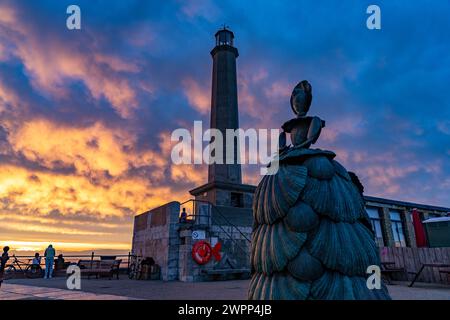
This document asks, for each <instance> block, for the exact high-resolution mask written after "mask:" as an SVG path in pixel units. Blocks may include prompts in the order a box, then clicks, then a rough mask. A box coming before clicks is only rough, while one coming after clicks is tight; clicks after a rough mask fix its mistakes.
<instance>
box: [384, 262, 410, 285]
mask: <svg viewBox="0 0 450 320" xmlns="http://www.w3.org/2000/svg"><path fill="white" fill-rule="evenodd" d="M391 266H392V267H391ZM397 273H402V274H406V273H407V272H406V268H404V267H395V262H382V263H381V275H382V276H384V278H385V279H386V281H387V283H388V284H391V283H392V280H393V279H392V275H393V274H397Z"/></svg>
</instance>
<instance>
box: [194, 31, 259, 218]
mask: <svg viewBox="0 0 450 320" xmlns="http://www.w3.org/2000/svg"><path fill="white" fill-rule="evenodd" d="M211 56H212V60H213V66H212V92H211V122H210V127H211V128H214V129H218V130H220V131H221V132H222V135H223V137H224V139H223V148H222V150H223V156H222V159H221V160H222V161H220V162H221V163H217V162H219V161H216V163H213V164H210V165H209V168H208V183H207V184H205V185H203V186H200V187H197V188H195V189H193V190H191V191H190V193H191V194H192V195H194V196H195V198H196V199H197V200H208V201H209V202H211V203H213V204H214V205H216V206H227V207H234V208H249V207H251V202H252V194H253V192H254V189H255V188H254V186H250V185H244V184H242V171H241V165H240V164H239V163H238V161H237V159H238V156H239V141H238V139H237V138H235V140H234V143H233V147H234V152H233V153H232V154H233V155H234V159H233V161H232V163H230V161H229V160H230V159H228V161H227V159H226V155H227V153H228V152H227V151H230V150H227V149H226V139H225V137H226V130H227V129H233V130H235V129H237V128H239V110H238V91H237V76H236V59H237V57H238V56H239V53H238V49H237V48H236V47H235V46H234V33H233V32H232V31H231V30H229V29H228V28H227V27H223V28H222V29H220V30H219V31H217V32H216V34H215V47H214V48H213V49H212V50H211ZM230 154H231V153H230ZM218 158H219V157H218V156H217V155H216V160H217V159H218ZM227 162H228V163H227ZM228 211H230V210H228Z"/></svg>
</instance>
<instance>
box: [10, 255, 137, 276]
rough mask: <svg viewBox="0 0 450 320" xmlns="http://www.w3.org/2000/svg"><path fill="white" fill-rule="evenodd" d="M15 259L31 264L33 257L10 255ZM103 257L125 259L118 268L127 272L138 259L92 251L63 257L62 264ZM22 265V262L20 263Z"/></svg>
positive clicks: (42, 263) (43, 261) (43, 262)
mask: <svg viewBox="0 0 450 320" xmlns="http://www.w3.org/2000/svg"><path fill="white" fill-rule="evenodd" d="M13 257H16V258H17V259H27V260H28V263H31V261H32V260H33V259H34V257H35V256H34V255H16V254H14V255H11V256H10V259H11V258H13ZM102 257H103V258H105V257H115V259H118V258H119V259H120V258H126V259H122V261H121V263H120V266H119V267H121V266H123V265H126V269H127V272H129V269H130V263H131V260H132V259H134V258H139V257H140V256H138V255H135V254H132V253H131V252H128V254H114V253H108V254H96V253H95V252H94V251H92V253H91V254H79V255H71V254H70V255H63V258H64V263H70V264H76V263H77V262H78V261H79V260H88V259H89V260H91V261H94V260H96V259H100V260H101V259H102ZM57 259H58V258H57V256H55V259H54V260H55V261H57ZM10 262H11V260H10V261H8V263H7V264H10ZM20 262H21V263H22V261H20ZM40 265H41V266H45V257H44V256H41V263H40ZM122 268H124V267H122Z"/></svg>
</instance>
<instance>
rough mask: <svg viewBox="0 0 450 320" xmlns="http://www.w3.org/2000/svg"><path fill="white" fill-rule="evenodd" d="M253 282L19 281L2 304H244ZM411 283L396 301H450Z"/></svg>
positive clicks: (400, 286)
mask: <svg viewBox="0 0 450 320" xmlns="http://www.w3.org/2000/svg"><path fill="white" fill-rule="evenodd" d="M248 284H249V280H234V281H216V282H197V283H186V282H179V281H171V282H163V281H136V280H129V279H125V278H123V279H120V280H103V279H91V280H87V279H82V282H81V289H82V291H73V290H67V288H66V279H65V278H53V279H49V280H46V279H32V280H31V279H15V280H8V281H5V282H4V283H3V285H2V287H1V288H0V300H10V299H11V300H16V299H69V300H111V299H113V300H114V299H120V300H122V299H133V298H134V299H150V300H166V299H173V300H240V299H246V298H247V288H248ZM407 285H408V283H407V282H396V285H390V286H388V289H389V293H390V294H391V296H392V299H394V300H431V299H433V300H450V286H445V285H437V284H427V283H416V284H415V285H414V287H413V288H409V287H408V286H407Z"/></svg>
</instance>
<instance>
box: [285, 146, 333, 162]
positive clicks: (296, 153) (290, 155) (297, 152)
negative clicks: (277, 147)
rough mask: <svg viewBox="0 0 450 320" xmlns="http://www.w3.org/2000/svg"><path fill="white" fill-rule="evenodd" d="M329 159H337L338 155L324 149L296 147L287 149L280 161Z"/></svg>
mask: <svg viewBox="0 0 450 320" xmlns="http://www.w3.org/2000/svg"><path fill="white" fill-rule="evenodd" d="M319 156H323V157H327V158H329V159H330V160H332V159H334V158H335V157H336V154H335V153H334V152H333V151H329V150H322V149H309V148H296V147H295V146H293V147H290V148H287V149H286V150H285V151H284V152H283V153H282V154H280V156H279V161H280V162H284V161H288V160H292V159H299V160H305V159H306V158H309V157H319Z"/></svg>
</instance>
